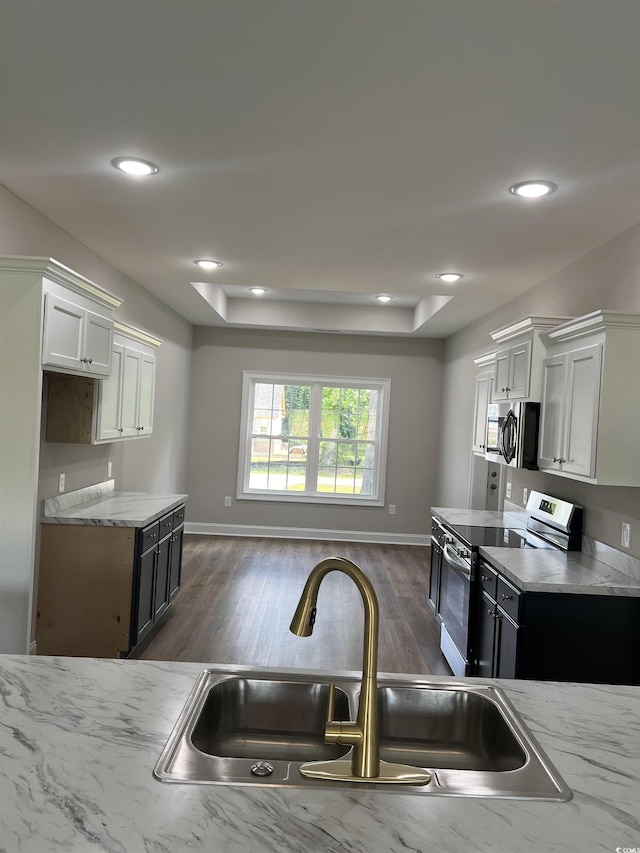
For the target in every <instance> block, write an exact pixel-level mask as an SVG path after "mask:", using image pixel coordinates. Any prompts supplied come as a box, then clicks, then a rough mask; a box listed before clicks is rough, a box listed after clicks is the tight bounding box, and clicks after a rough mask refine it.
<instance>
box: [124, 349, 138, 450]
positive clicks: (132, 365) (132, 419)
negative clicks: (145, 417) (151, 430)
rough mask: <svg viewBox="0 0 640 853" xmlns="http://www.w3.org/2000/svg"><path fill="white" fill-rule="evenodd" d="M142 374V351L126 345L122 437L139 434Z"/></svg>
mask: <svg viewBox="0 0 640 853" xmlns="http://www.w3.org/2000/svg"><path fill="white" fill-rule="evenodd" d="M139 375H140V352H138V350H134V349H130V348H129V347H124V353H123V366H122V403H121V411H122V415H121V418H122V422H121V431H120V436H121V437H122V438H127V437H131V436H133V435H138V429H137V427H138V396H139V390H138V387H139V386H138V382H139Z"/></svg>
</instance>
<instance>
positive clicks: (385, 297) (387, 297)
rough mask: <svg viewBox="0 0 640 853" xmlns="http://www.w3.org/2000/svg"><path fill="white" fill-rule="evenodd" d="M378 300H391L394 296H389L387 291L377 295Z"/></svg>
mask: <svg viewBox="0 0 640 853" xmlns="http://www.w3.org/2000/svg"><path fill="white" fill-rule="evenodd" d="M376 299H377V300H378V302H391V300H392V299H393V296H387V295H386V294H385V293H381V294H380V296H376Z"/></svg>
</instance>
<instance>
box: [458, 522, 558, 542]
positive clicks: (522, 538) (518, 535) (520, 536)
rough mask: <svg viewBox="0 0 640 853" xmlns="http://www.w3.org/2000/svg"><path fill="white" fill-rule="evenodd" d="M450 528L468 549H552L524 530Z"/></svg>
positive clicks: (509, 528) (466, 526)
mask: <svg viewBox="0 0 640 853" xmlns="http://www.w3.org/2000/svg"><path fill="white" fill-rule="evenodd" d="M450 527H451V529H452V530H454V531H455V533H456V534H457V535H458V536H459V537H460V539H462V540H463V542H464V543H465V545H467V547H469V548H474V547H478V546H479V545H485V546H487V547H491V548H554V546H553V545H552V544H550V543H549V542H545V541H544V539H540V538H539V537H538V536H534V534H533V533H531V531H529V530H526V529H525V528H522V529H521V530H519V529H514V528H512V527H474V526H473V525H469V524H452V525H450Z"/></svg>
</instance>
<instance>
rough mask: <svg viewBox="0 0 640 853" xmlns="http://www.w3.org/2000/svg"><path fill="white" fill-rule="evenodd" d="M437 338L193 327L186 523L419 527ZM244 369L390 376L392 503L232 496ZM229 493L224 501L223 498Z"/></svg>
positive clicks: (410, 530) (434, 443)
mask: <svg viewBox="0 0 640 853" xmlns="http://www.w3.org/2000/svg"><path fill="white" fill-rule="evenodd" d="M442 351H443V342H442V341H426V340H417V339H411V340H406V339H396V338H369V337H361V336H355V335H353V336H346V335H318V334H316V335H311V334H303V333H288V334H283V333H281V332H255V331H243V330H239V329H238V330H228V329H212V328H204V327H200V328H196V331H195V341H194V356H193V373H192V390H191V410H190V430H189V453H188V470H187V481H188V484H189V521H192V522H202V523H208V524H228V525H250V526H253V525H267V526H270V527H303V528H313V529H321V530H342V531H365V532H376V533H377V532H389V533H395V534H414V535H415V534H419V535H425V534H426V531H427V523H426V519H427V515H428V511H429V506H430V505H431V504H432V503H433V502H434V498H435V494H436V477H437V460H438V443H439V429H440V418H441V415H440V396H441V372H442ZM243 370H263V371H274V372H286V371H289V372H296V373H301V374H323V375H327V374H328V375H331V376H360V377H376V378H390V379H391V408H390V422H389V452H388V465H387V483H386V503H387V504H389V503H392V504H396V507H397V514H396V515H395V516H390V515H389V514H388V507H387V506H385V507H345V506H334V507H331V506H319V505H317V504H304V505H300V504H297V505H296V504H291V503H274V502H270V501H264V502H263V501H253V500H251V501H246V500H245V501H242V500H241V501H238V500H236V497H235V495H236V478H237V469H238V435H239V427H240V408H241V400H242V372H243ZM225 495H231V496H233V501H232V506H231V507H229V508H226V507H224V505H223V504H224V496H225Z"/></svg>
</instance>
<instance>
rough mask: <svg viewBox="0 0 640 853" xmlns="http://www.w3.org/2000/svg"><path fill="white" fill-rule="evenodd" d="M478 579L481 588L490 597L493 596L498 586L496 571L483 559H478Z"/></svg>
mask: <svg viewBox="0 0 640 853" xmlns="http://www.w3.org/2000/svg"><path fill="white" fill-rule="evenodd" d="M478 580H479V581H480V587H481V589H483V590H484V591H485V592H486V593H488V594H489V595H490V596H491V598H495V597H496V594H497V593H496V591H497V587H498V573H497V572H496V571H495V569H492V568H491V566H490V565H489V564H488V563H485V561H484V560H480V571H479V573H478Z"/></svg>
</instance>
